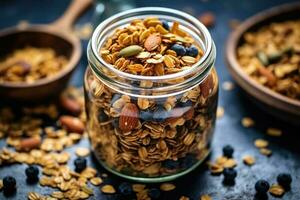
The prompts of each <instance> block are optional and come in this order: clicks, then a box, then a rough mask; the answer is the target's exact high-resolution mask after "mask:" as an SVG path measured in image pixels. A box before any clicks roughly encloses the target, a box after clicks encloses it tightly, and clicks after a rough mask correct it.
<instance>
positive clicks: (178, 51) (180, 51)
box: [171, 44, 186, 56]
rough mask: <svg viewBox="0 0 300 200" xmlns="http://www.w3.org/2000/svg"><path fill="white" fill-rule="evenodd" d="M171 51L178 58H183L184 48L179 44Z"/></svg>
mask: <svg viewBox="0 0 300 200" xmlns="http://www.w3.org/2000/svg"><path fill="white" fill-rule="evenodd" d="M171 50H173V51H175V52H176V54H177V55H178V56H184V55H185V53H186V49H185V47H184V46H182V45H180V44H174V45H173V46H172V47H171Z"/></svg>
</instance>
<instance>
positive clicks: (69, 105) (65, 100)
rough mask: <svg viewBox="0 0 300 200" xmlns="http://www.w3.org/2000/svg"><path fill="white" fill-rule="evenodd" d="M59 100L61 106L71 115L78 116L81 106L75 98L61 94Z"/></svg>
mask: <svg viewBox="0 0 300 200" xmlns="http://www.w3.org/2000/svg"><path fill="white" fill-rule="evenodd" d="M59 100H60V105H61V107H62V108H63V109H65V110H66V111H68V112H70V113H71V114H72V115H75V116H78V115H79V114H80V113H81V106H80V104H79V103H78V101H76V99H73V98H70V97H67V96H65V95H62V96H61V97H60V99H59Z"/></svg>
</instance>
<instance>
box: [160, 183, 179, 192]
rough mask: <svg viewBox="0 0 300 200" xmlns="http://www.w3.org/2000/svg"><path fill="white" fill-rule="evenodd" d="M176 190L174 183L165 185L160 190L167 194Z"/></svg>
mask: <svg viewBox="0 0 300 200" xmlns="http://www.w3.org/2000/svg"><path fill="white" fill-rule="evenodd" d="M175 188H176V186H175V185H174V184H172V183H163V184H161V185H160V189H161V190H162V191H165V192H168V191H171V190H174V189H175Z"/></svg>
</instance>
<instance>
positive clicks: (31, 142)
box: [19, 137, 42, 151]
mask: <svg viewBox="0 0 300 200" xmlns="http://www.w3.org/2000/svg"><path fill="white" fill-rule="evenodd" d="M41 142H42V141H41V138H40V137H31V138H26V139H22V140H21V142H20V146H19V147H20V149H21V150H24V151H29V150H31V149H36V148H38V147H39V146H40V145H41Z"/></svg>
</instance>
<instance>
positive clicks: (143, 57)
mask: <svg viewBox="0 0 300 200" xmlns="http://www.w3.org/2000/svg"><path fill="white" fill-rule="evenodd" d="M150 56H151V53H150V52H147V51H143V52H141V53H139V54H138V55H137V56H136V58H139V59H145V58H150Z"/></svg>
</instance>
